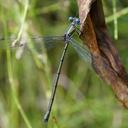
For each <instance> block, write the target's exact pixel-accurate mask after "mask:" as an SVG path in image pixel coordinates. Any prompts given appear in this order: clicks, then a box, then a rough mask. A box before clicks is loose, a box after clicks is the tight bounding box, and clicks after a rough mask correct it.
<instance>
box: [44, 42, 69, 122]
mask: <svg viewBox="0 0 128 128" xmlns="http://www.w3.org/2000/svg"><path fill="white" fill-rule="evenodd" d="M68 45H69V42H68V41H67V42H66V44H65V46H64V50H63V53H62V56H61V59H60V63H59V67H58V70H57V74H56V78H55V81H54V84H53V87H52V94H51V97H50V101H49V104H48V110H47V112H46V114H45V116H44V121H45V122H48V120H49V116H50V113H51V109H52V105H53V101H54V98H55V94H56V89H57V85H58V80H59V76H60V72H61V68H62V65H63V62H64V58H65V54H66V51H67V48H68Z"/></svg>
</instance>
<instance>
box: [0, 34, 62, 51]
mask: <svg viewBox="0 0 128 128" xmlns="http://www.w3.org/2000/svg"><path fill="white" fill-rule="evenodd" d="M15 39H16V37H14V36H13V37H9V38H4V37H1V38H0V49H7V48H12V49H16V48H17V47H19V46H22V45H26V44H33V46H34V47H35V48H41V47H43V46H45V47H46V48H48V49H51V48H54V47H55V46H56V45H57V44H60V43H61V44H62V43H63V42H64V36H46V37H42V36H32V37H29V38H27V39H26V38H22V39H20V40H19V41H18V42H17V45H16V46H15V47H12V42H13V41H14V40H15ZM26 47H27V45H26ZM34 47H33V48H34Z"/></svg>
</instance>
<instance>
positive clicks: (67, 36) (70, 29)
mask: <svg viewBox="0 0 128 128" xmlns="http://www.w3.org/2000/svg"><path fill="white" fill-rule="evenodd" d="M69 21H70V22H71V24H70V26H69V27H68V29H67V31H66V32H65V34H64V40H65V41H66V42H67V41H68V40H69V39H70V37H72V35H73V34H74V32H77V33H78V35H80V30H79V29H78V28H77V26H78V25H80V19H79V18H76V17H69Z"/></svg>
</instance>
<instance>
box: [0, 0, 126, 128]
mask: <svg viewBox="0 0 128 128" xmlns="http://www.w3.org/2000/svg"><path fill="white" fill-rule="evenodd" d="M103 8H104V12H105V18H106V22H107V26H108V30H109V33H110V35H111V37H112V38H113V39H115V41H114V44H115V45H116V47H117V49H118V51H119V54H120V57H121V59H122V61H123V64H124V65H125V67H126V69H127V70H128V58H127V56H128V50H127V49H128V36H127V35H128V26H127V23H128V1H126V0H114V1H113V2H112V1H111V0H103ZM69 16H78V8H77V4H76V1H75V0H54V1H53V0H31V1H28V0H6V1H5V0H0V38H2V37H5V38H6V39H7V38H8V37H9V36H12V35H15V36H16V37H17V39H20V37H22V36H27V37H28V38H29V36H31V35H41V36H43V35H63V33H64V31H65V29H66V27H67V25H68V24H69V22H68V17H69ZM3 43H4V44H7V43H9V41H8V40H6V41H1V43H0V46H1V48H0V128H35V127H36V128H44V127H45V124H44V123H43V121H42V120H43V116H44V113H45V112H46V110H47V105H48V101H49V97H50V93H51V88H52V83H53V78H54V77H55V73H56V69H57V66H58V62H59V58H60V56H61V52H62V49H63V44H60V43H57V45H56V46H54V47H53V48H52V49H50V50H49V49H46V48H45V47H43V43H42V46H41V48H40V49H38V48H36V47H38V46H36V47H34V48H31V47H30V49H29V50H28V51H27V50H26V51H24V53H23V55H22V57H21V58H20V59H16V55H15V53H16V51H15V50H11V49H10V48H7V49H2V45H3ZM127 120H128V111H127V110H125V109H124V108H123V107H122V106H121V105H120V103H119V102H118V101H117V100H116V98H115V96H114V94H113V92H112V89H111V86H110V85H109V86H108V85H106V84H105V83H104V82H103V81H102V80H101V79H100V78H99V77H98V76H97V75H96V73H95V72H94V71H93V70H92V68H91V66H89V64H88V63H86V62H85V61H83V59H81V58H79V56H78V55H77V53H76V52H75V51H74V50H73V49H72V48H71V47H69V50H68V53H67V55H66V59H65V61H64V65H63V69H62V72H61V75H60V80H59V86H58V89H57V95H56V99H55V102H54V106H53V110H52V114H51V117H50V120H49V123H48V127H49V128H99V127H101V128H128V123H127Z"/></svg>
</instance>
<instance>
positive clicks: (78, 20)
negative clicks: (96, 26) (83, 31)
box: [68, 16, 80, 25]
mask: <svg viewBox="0 0 128 128" xmlns="http://www.w3.org/2000/svg"><path fill="white" fill-rule="evenodd" d="M68 19H69V21H70V22H74V23H75V24H77V25H80V19H79V18H76V17H72V16H70V17H69V18H68Z"/></svg>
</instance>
